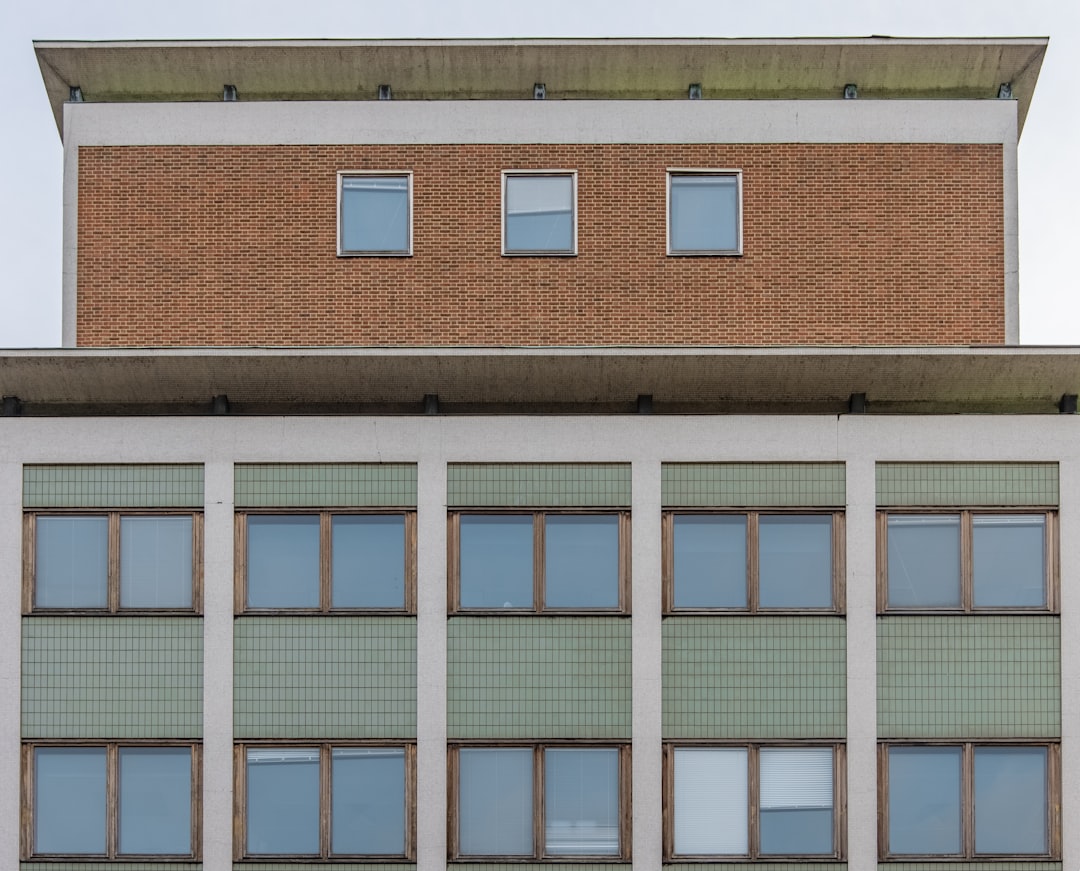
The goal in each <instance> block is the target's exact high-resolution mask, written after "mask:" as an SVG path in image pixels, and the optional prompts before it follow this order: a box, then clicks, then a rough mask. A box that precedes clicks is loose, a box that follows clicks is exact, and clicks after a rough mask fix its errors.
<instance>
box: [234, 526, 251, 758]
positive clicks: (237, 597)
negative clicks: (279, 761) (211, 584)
mask: <svg viewBox="0 0 1080 871" xmlns="http://www.w3.org/2000/svg"><path fill="white" fill-rule="evenodd" d="M247 519H248V516H247V512H246V511H245V512H237V514H236V520H235V521H234V523H235V525H234V527H233V536H234V539H235V540H234V542H233V558H234V561H235V566H234V570H233V613H234V614H243V613H244V611H246V610H247V550H248V549H247ZM244 764H245V765H246V764H247V763H246V761H245V763H244Z"/></svg>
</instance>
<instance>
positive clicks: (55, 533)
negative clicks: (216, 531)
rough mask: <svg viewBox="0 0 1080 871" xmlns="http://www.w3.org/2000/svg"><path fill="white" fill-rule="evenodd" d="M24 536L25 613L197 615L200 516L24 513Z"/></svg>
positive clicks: (200, 563)
mask: <svg viewBox="0 0 1080 871" xmlns="http://www.w3.org/2000/svg"><path fill="white" fill-rule="evenodd" d="M25 536H26V548H25V560H24V587H25V599H26V610H27V611H39V610H40V611H46V610H48V611H54V610H59V611H64V610H69V611H104V612H116V611H143V610H146V611H162V610H166V611H192V610H198V607H199V599H200V593H201V589H200V588H201V576H202V546H201V539H202V515H201V514H195V513H192V512H186V513H183V514H179V513H165V512H158V513H136V512H131V513H128V512H123V513H121V512H118V511H109V512H103V513H90V512H84V513H77V514H76V513H65V514H61V513H48V514H46V513H37V514H28V515H26V520H25Z"/></svg>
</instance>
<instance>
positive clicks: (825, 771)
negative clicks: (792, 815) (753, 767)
mask: <svg viewBox="0 0 1080 871" xmlns="http://www.w3.org/2000/svg"><path fill="white" fill-rule="evenodd" d="M760 755H761V809H762V810H781V809H799V808H831V807H832V803H833V752H832V749H831V748H829V747H775V748H767V747H763V748H762V749H761V754H760Z"/></svg>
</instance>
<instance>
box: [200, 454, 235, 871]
mask: <svg viewBox="0 0 1080 871" xmlns="http://www.w3.org/2000/svg"><path fill="white" fill-rule="evenodd" d="M203 475H204V478H203V488H204V493H205V503H206V504H205V509H204V510H205V517H204V520H205V523H204V535H203V615H204V616H203V868H204V869H205V871H228V869H231V868H232V852H233V851H232V844H233V841H232V835H233V831H232V820H233V789H232V785H233V547H234V544H233V540H234V539H233V514H234V510H233V464H232V462H231V461H215V462H208V463H207V464H206V466H205V468H204V471H203Z"/></svg>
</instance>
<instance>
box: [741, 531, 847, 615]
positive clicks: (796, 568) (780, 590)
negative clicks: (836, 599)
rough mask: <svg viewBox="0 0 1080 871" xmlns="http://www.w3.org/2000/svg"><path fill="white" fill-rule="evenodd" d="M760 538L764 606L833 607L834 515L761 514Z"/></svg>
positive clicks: (760, 579)
mask: <svg viewBox="0 0 1080 871" xmlns="http://www.w3.org/2000/svg"><path fill="white" fill-rule="evenodd" d="M758 538H759V541H760V563H759V566H758V574H759V582H758V596H759V602H760V604H761V607H762V608H830V607H832V598H833V597H832V518H831V517H829V516H827V515H825V516H822V515H819V516H800V515H774V516H770V517H761V518H760V519H759V521H758Z"/></svg>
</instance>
